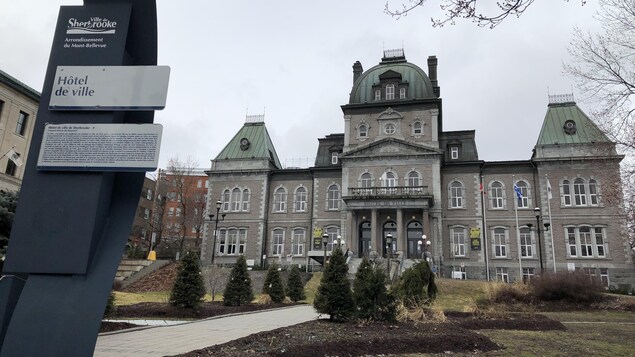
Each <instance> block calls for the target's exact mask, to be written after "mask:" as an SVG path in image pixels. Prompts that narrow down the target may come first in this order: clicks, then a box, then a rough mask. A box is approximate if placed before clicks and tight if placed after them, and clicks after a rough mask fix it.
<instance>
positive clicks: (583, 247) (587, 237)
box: [580, 227, 593, 257]
mask: <svg viewBox="0 0 635 357" xmlns="http://www.w3.org/2000/svg"><path fill="white" fill-rule="evenodd" d="M580 252H581V253H582V254H580V255H581V256H583V257H592V256H593V243H592V242H591V229H590V228H589V227H580Z"/></svg>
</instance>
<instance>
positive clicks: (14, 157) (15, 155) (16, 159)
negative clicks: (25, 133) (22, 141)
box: [7, 149, 22, 166]
mask: <svg viewBox="0 0 635 357" xmlns="http://www.w3.org/2000/svg"><path fill="white" fill-rule="evenodd" d="M7 156H8V157H9V160H11V161H13V163H14V164H15V166H22V159H21V158H20V154H18V153H17V152H15V150H13V149H11V150H9V152H8V153H7Z"/></svg>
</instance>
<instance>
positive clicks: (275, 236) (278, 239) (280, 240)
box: [271, 228, 285, 257]
mask: <svg viewBox="0 0 635 357" xmlns="http://www.w3.org/2000/svg"><path fill="white" fill-rule="evenodd" d="M284 234H285V231H284V229H282V228H274V229H273V231H271V255H273V256H274V257H279V256H282V254H284Z"/></svg>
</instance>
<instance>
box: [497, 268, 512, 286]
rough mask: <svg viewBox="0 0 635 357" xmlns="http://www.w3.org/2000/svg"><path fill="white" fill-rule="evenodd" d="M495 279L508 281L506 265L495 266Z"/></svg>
mask: <svg viewBox="0 0 635 357" xmlns="http://www.w3.org/2000/svg"><path fill="white" fill-rule="evenodd" d="M496 281H500V282H503V283H509V270H508V269H507V268H506V267H496Z"/></svg>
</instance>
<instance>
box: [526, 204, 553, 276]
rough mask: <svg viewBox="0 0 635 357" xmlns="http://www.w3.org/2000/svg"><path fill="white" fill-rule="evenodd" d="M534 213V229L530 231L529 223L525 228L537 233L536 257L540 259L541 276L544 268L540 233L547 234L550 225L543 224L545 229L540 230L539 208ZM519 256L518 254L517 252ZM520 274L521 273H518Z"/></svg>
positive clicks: (531, 225)
mask: <svg viewBox="0 0 635 357" xmlns="http://www.w3.org/2000/svg"><path fill="white" fill-rule="evenodd" d="M534 213H535V214H536V227H535V228H534V229H532V227H533V224H531V223H527V227H528V228H529V229H530V230H535V231H536V232H537V233H538V256H539V257H540V274H542V273H543V272H544V267H543V264H542V239H541V238H540V232H547V231H549V226H551V224H550V223H549V222H544V223H543V226H544V227H545V228H544V229H541V228H540V221H542V220H543V219H542V215H540V207H536V208H534ZM519 254H520V252H519ZM520 273H521V274H522V272H520Z"/></svg>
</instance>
